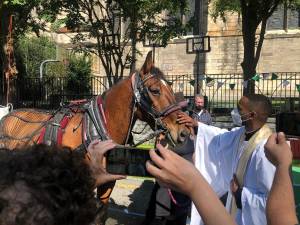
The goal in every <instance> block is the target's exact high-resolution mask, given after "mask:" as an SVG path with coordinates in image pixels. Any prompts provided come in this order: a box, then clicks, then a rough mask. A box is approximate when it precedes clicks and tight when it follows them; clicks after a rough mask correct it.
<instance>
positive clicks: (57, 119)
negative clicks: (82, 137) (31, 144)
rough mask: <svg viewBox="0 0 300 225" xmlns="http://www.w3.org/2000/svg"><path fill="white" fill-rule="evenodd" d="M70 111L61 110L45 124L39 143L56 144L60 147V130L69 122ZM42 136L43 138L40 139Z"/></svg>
mask: <svg viewBox="0 0 300 225" xmlns="http://www.w3.org/2000/svg"><path fill="white" fill-rule="evenodd" d="M69 115H70V110H69V109H68V108H62V110H60V111H58V112H57V113H55V114H54V116H53V117H52V118H51V122H50V123H48V124H46V126H45V128H44V129H43V130H42V133H41V135H40V138H39V140H38V142H39V143H41V142H43V143H45V144H47V145H51V144H54V143H55V144H57V145H61V142H62V133H63V131H62V129H64V128H65V127H66V126H67V124H68V122H69V118H68V117H69ZM41 136H43V138H41Z"/></svg>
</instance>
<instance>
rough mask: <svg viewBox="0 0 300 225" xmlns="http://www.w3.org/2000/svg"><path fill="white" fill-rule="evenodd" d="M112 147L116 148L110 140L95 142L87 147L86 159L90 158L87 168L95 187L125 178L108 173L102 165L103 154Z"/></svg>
mask: <svg viewBox="0 0 300 225" xmlns="http://www.w3.org/2000/svg"><path fill="white" fill-rule="evenodd" d="M114 147H116V144H115V143H114V142H113V141H112V140H107V141H99V140H95V141H92V142H91V143H90V144H89V146H88V154H89V156H88V157H89V158H90V162H89V166H90V168H91V171H92V173H93V176H94V178H95V180H96V186H99V185H102V184H104V183H107V182H110V181H115V180H120V179H124V178H126V176H123V175H115V174H110V173H108V172H107V171H106V169H105V167H104V165H103V159H104V154H105V153H106V152H108V151H109V150H111V149H113V148H114Z"/></svg>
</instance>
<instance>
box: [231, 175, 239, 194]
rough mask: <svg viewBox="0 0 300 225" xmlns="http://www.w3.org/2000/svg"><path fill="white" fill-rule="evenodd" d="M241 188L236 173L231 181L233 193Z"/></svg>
mask: <svg viewBox="0 0 300 225" xmlns="http://www.w3.org/2000/svg"><path fill="white" fill-rule="evenodd" d="M239 188H240V185H239V182H238V180H237V177H236V175H235V174H234V175H233V178H232V180H231V181H230V190H231V192H232V194H233V195H234V194H235V193H236V192H237V191H238V189H239Z"/></svg>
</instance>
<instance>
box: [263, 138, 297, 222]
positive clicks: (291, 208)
mask: <svg viewBox="0 0 300 225" xmlns="http://www.w3.org/2000/svg"><path fill="white" fill-rule="evenodd" d="M265 154H266V157H267V158H268V159H269V160H270V162H271V163H272V164H273V165H274V166H276V172H275V177H274V180H273V185H272V188H271V191H270V194H269V197H268V200H267V212H266V213H267V221H268V225H282V224H284V225H285V224H286V225H294V224H297V223H298V219H297V217H296V212H295V201H294V193H293V186H292V182H291V178H290V175H289V170H290V166H291V164H292V152H291V149H290V147H289V145H288V144H287V142H286V139H285V136H284V134H283V133H278V135H276V134H272V135H271V136H270V137H269V139H268V141H267V143H266V145H265Z"/></svg>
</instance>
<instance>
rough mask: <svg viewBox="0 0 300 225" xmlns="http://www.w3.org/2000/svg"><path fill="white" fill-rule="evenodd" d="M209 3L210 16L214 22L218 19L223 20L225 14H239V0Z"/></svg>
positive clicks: (220, 0) (218, 0)
mask: <svg viewBox="0 0 300 225" xmlns="http://www.w3.org/2000/svg"><path fill="white" fill-rule="evenodd" d="M210 3H211V6H212V7H211V11H210V13H211V16H212V17H213V19H214V20H216V19H217V18H218V17H220V18H222V19H223V20H225V13H226V12H231V13H234V12H238V13H240V12H241V6H240V0H210Z"/></svg>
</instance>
